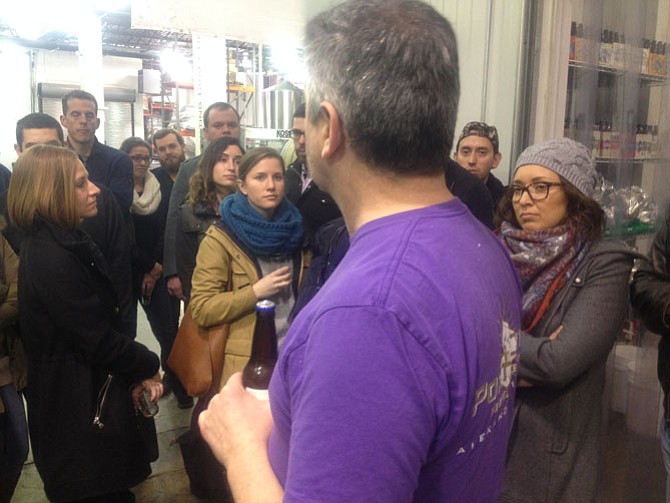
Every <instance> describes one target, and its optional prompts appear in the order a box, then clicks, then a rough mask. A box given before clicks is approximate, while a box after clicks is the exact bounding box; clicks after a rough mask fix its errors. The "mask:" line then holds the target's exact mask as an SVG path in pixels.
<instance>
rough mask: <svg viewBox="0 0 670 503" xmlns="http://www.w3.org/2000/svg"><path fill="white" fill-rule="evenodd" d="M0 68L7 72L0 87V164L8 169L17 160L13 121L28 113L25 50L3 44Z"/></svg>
mask: <svg viewBox="0 0 670 503" xmlns="http://www.w3.org/2000/svg"><path fill="white" fill-rule="evenodd" d="M0 68H5V69H7V71H5V72H4V75H5V78H3V79H2V86H1V88H2V97H3V100H2V106H3V109H4V117H3V120H2V121H0V163H2V164H4V165H5V166H7V167H8V168H10V169H11V167H12V163H13V162H14V161H15V160H16V154H15V153H14V144H15V143H16V121H17V120H18V119H20V118H21V117H23V115H25V114H27V113H29V112H30V111H31V110H30V100H31V93H30V88H31V86H30V58H29V57H28V53H27V51H26V50H24V49H22V48H20V47H15V46H12V47H9V46H5V45H3V46H2V47H0ZM9 69H11V71H9ZM22 111H24V112H22Z"/></svg>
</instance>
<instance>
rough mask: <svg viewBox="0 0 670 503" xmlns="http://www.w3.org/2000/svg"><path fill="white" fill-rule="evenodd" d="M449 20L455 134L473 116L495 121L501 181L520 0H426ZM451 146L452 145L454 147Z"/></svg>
mask: <svg viewBox="0 0 670 503" xmlns="http://www.w3.org/2000/svg"><path fill="white" fill-rule="evenodd" d="M429 3H430V4H431V5H433V7H435V9H436V10H438V11H439V12H441V13H442V14H443V15H444V16H445V17H446V18H447V19H448V20H449V21H450V22H451V24H452V26H453V28H454V31H455V32H456V39H457V41H458V58H459V65H460V76H461V101H460V106H459V110H458V117H457V119H456V138H455V140H456V139H457V138H458V134H460V130H461V129H462V128H463V126H464V125H465V124H466V123H467V122H469V121H473V120H477V121H482V122H486V123H487V124H491V125H494V126H496V128H497V129H498V135H499V137H500V152H501V153H502V162H501V163H500V165H499V166H498V168H497V169H496V171H495V172H494V174H495V175H496V176H497V177H498V178H500V179H501V180H502V181H503V182H504V183H507V181H508V178H509V170H510V165H511V166H513V165H514V161H515V159H513V156H514V152H513V145H514V141H513V140H514V138H513V134H514V130H515V121H516V119H517V117H516V114H517V107H518V103H517V94H518V75H519V73H520V72H519V66H520V54H521V49H522V44H523V25H522V23H523V12H524V3H525V2H524V0H486V1H483V0H479V1H476V2H475V1H471V0H457V1H450V0H431V1H429ZM455 147H456V145H454V148H455Z"/></svg>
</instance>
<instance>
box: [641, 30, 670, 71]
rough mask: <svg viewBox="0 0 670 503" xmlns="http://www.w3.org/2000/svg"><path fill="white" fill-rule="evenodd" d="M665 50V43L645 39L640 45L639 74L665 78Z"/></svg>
mask: <svg viewBox="0 0 670 503" xmlns="http://www.w3.org/2000/svg"><path fill="white" fill-rule="evenodd" d="M665 49H666V44H665V42H661V41H659V40H649V39H648V38H645V39H644V42H643V45H642V61H641V63H640V73H646V74H648V75H655V76H657V77H665V75H666V72H667V69H666V58H665Z"/></svg>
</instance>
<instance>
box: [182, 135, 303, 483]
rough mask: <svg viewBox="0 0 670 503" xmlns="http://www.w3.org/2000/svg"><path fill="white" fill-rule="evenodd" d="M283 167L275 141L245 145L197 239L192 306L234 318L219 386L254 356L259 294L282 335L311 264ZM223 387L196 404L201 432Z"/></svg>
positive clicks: (200, 319)
mask: <svg viewBox="0 0 670 503" xmlns="http://www.w3.org/2000/svg"><path fill="white" fill-rule="evenodd" d="M284 171H285V169H284V161H283V159H282V157H281V155H279V153H277V152H276V151H275V150H274V149H272V148H267V147H261V148H255V149H253V150H250V151H249V152H247V153H246V154H245V155H244V157H243V158H242V160H241V161H240V165H239V171H238V180H237V183H238V188H239V190H238V192H236V193H235V194H233V195H231V196H228V197H227V198H225V199H224V200H223V203H221V218H220V220H219V221H218V222H217V223H216V225H212V226H211V227H210V228H209V230H208V231H207V233H206V234H205V237H204V239H203V240H202V243H200V249H199V250H198V256H197V263H196V266H195V271H194V272H193V288H192V291H191V303H190V307H191V310H192V313H193V319H194V320H195V322H196V323H197V324H198V325H201V326H205V327H208V326H211V325H216V324H219V323H229V324H230V329H229V334H228V341H227V344H226V349H225V358H224V364H223V372H222V375H221V376H220V378H219V379H216V381H217V382H218V383H220V386H223V385H224V384H225V383H226V381H227V380H228V378H229V377H230V376H231V375H232V374H233V373H234V372H239V371H241V370H242V369H243V368H244V365H245V364H246V362H247V361H248V359H249V356H250V354H251V341H252V339H253V333H254V326H255V324H256V315H255V307H256V302H257V301H258V300H260V299H270V300H272V301H274V302H275V304H276V310H275V313H276V315H275V324H276V328H277V337H278V339H279V340H280V341H281V340H282V339H283V337H284V336H285V334H286V330H287V328H288V316H289V313H290V311H291V308H292V307H293V304H294V302H295V297H296V293H297V291H298V286H299V282H300V280H301V279H302V276H303V269H304V268H306V267H307V263H308V259H309V254H308V252H307V251H306V250H303V249H302V248H301V243H302V234H303V228H302V218H301V216H300V212H299V211H298V209H297V208H296V207H295V206H293V204H291V202H290V201H288V199H286V198H285V197H284V188H285V184H284ZM218 391H219V386H217V387H216V389H213V390H210V394H209V395H208V396H207V397H206V398H205V399H202V400H199V401H198V403H197V404H196V406H195V408H194V410H193V416H192V418H191V432H192V433H193V434H195V435H199V428H198V422H197V419H198V416H199V415H200V412H202V411H203V410H204V409H205V408H206V407H207V404H208V403H209V399H210V398H211V396H213V395H214V394H215V393H217V392H218ZM203 443H204V441H203ZM207 449H209V448H208V447H207ZM210 456H211V466H212V467H215V468H214V469H213V471H214V477H213V480H214V482H212V483H211V485H212V486H214V484H215V481H216V480H218V481H220V483H221V484H224V486H225V476H224V475H223V474H224V468H223V466H221V465H220V464H219V463H218V462H217V461H216V458H214V456H213V454H210ZM203 470H204V468H203ZM209 489H210V488H209V487H198V486H197V483H194V481H193V479H191V490H192V492H194V494H196V495H202V496H204V495H206V493H207V492H208V491H209Z"/></svg>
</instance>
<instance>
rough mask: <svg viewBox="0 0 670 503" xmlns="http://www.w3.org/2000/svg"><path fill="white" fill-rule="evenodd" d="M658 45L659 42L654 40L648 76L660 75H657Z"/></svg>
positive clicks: (650, 48) (651, 46) (650, 51)
mask: <svg viewBox="0 0 670 503" xmlns="http://www.w3.org/2000/svg"><path fill="white" fill-rule="evenodd" d="M658 44H659V42H657V41H656V40H652V41H651V45H650V46H649V62H648V64H647V74H649V75H658V74H657V73H656V72H657V68H658V63H659V54H658Z"/></svg>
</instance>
